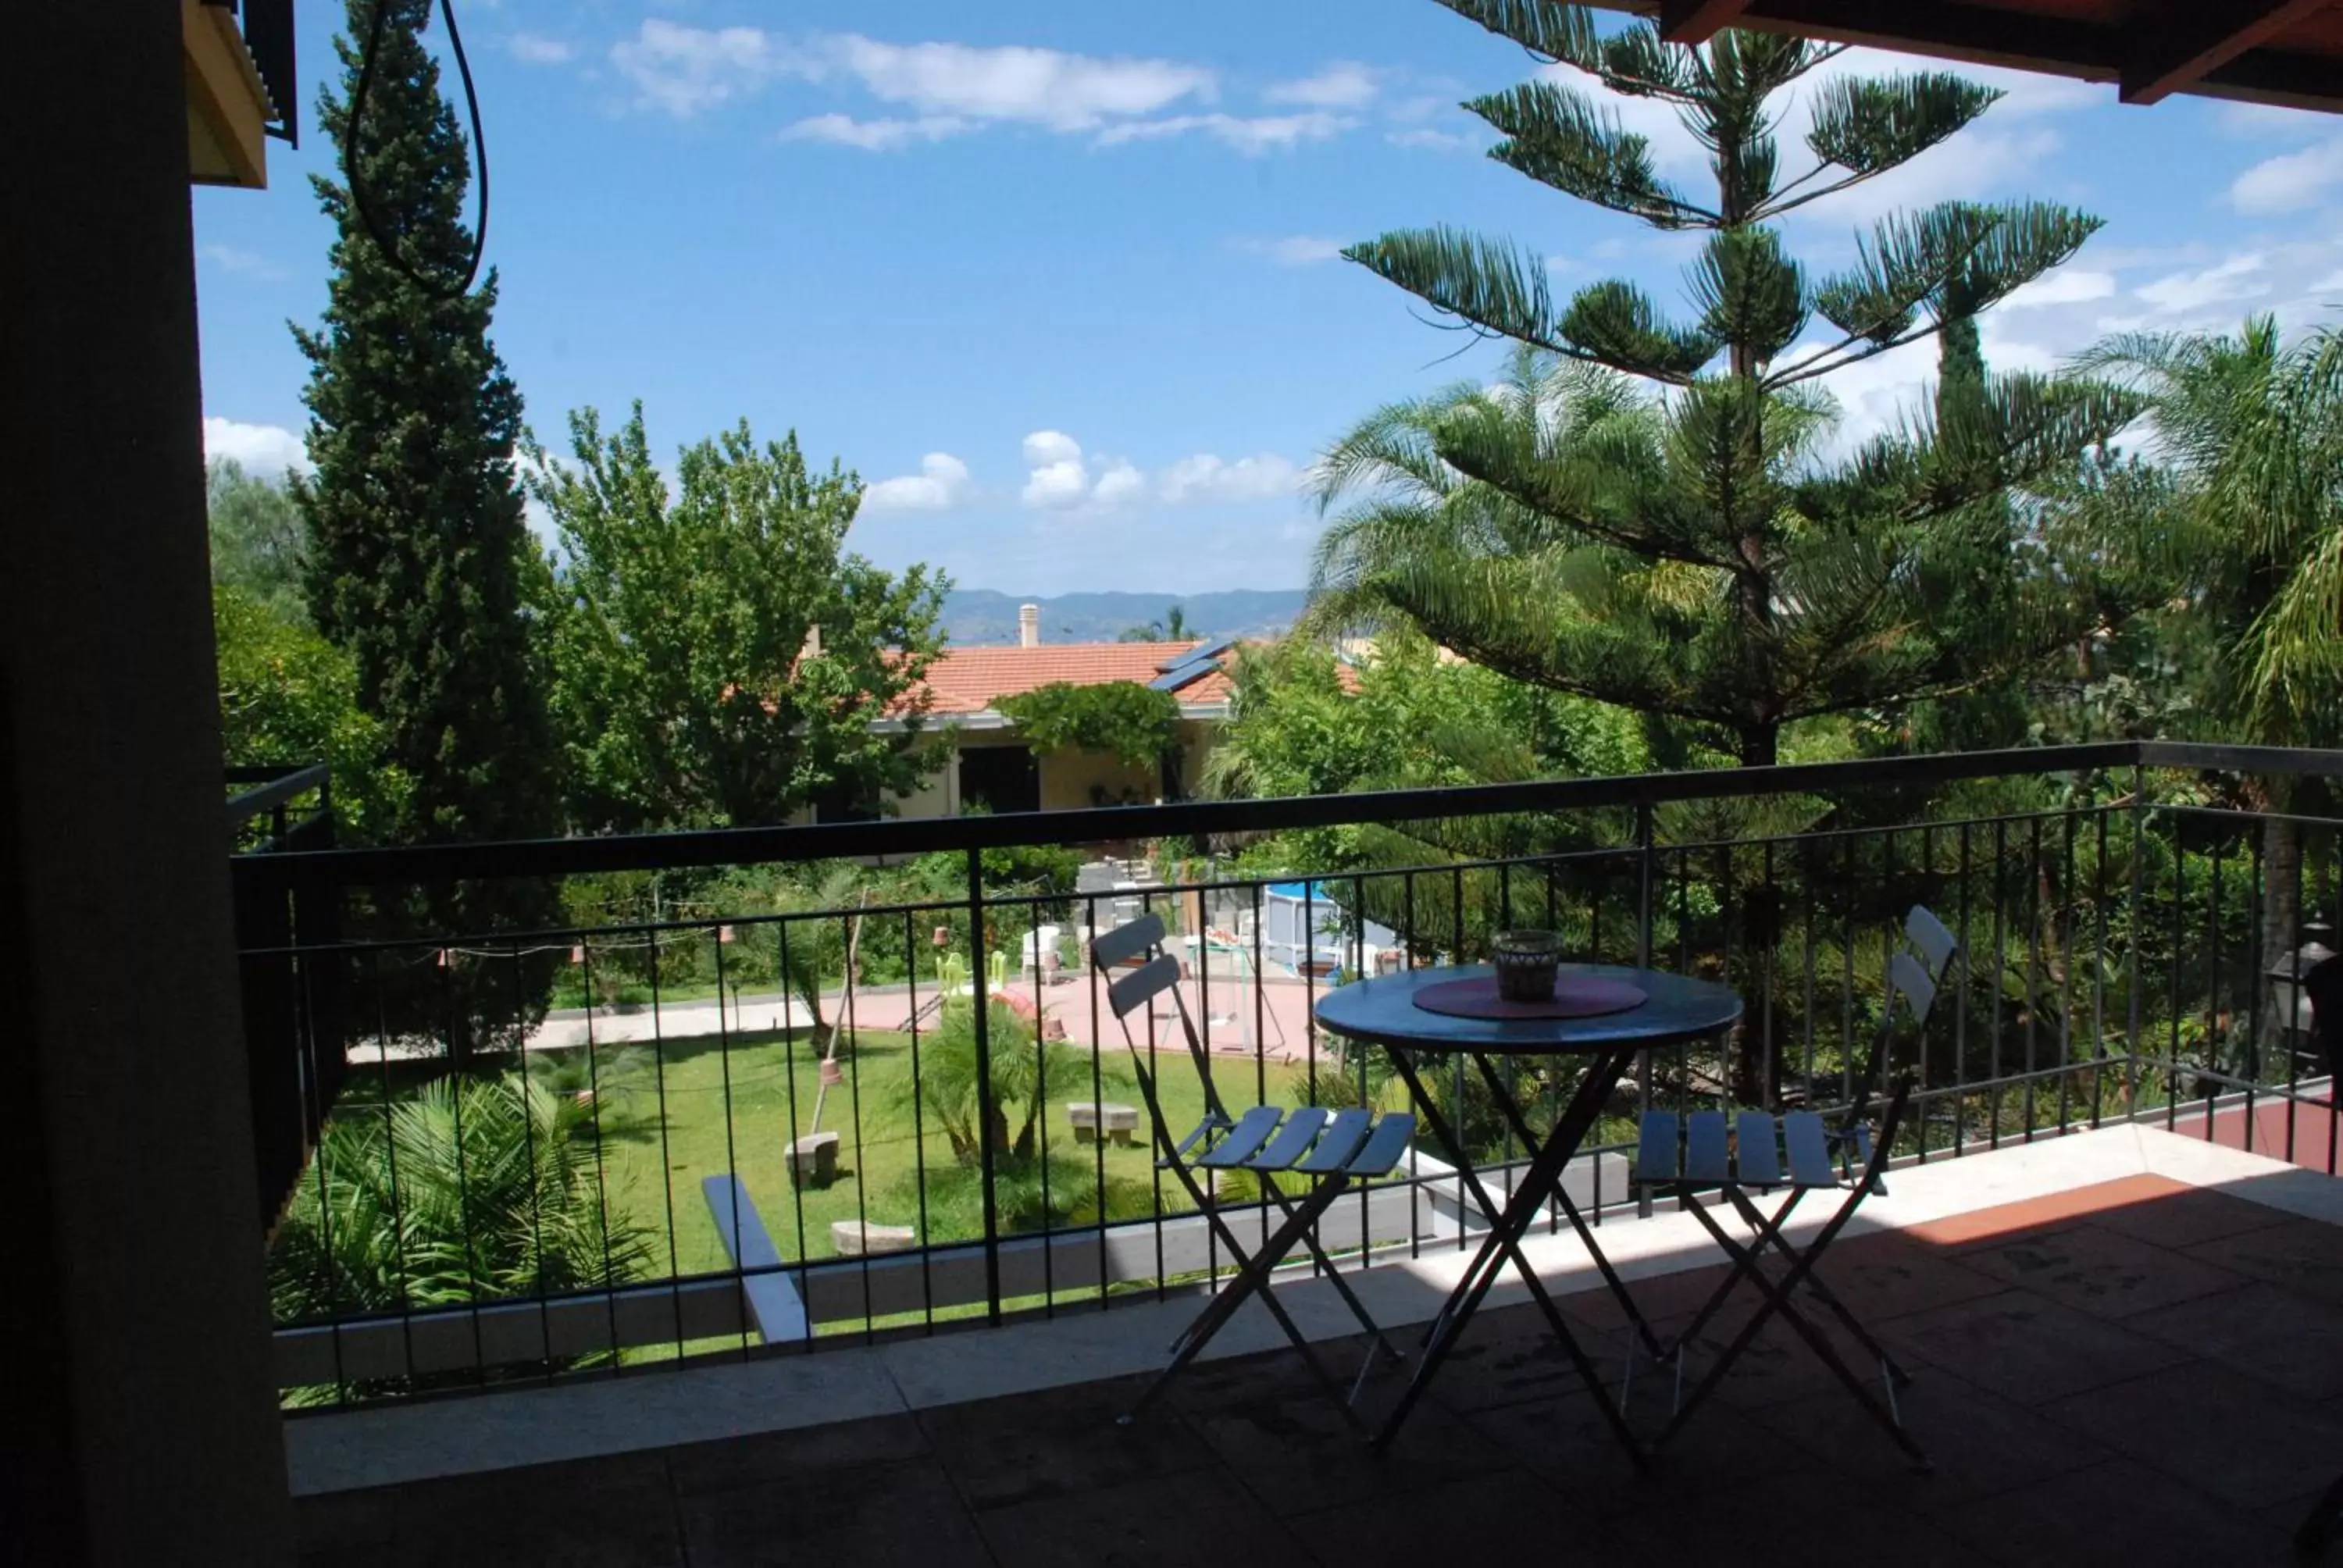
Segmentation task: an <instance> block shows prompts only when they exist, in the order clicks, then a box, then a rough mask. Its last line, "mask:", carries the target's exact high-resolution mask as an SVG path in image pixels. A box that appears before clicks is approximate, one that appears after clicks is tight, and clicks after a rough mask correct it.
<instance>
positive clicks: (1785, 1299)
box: [1654, 1188, 1934, 1470]
mask: <svg viewBox="0 0 2343 1568" xmlns="http://www.w3.org/2000/svg"><path fill="white" fill-rule="evenodd" d="M1726 1191H1727V1192H1728V1194H1731V1193H1733V1191H1734V1190H1733V1189H1729V1188H1728V1189H1727V1190H1726ZM1863 1197H1864V1194H1863V1192H1862V1191H1861V1190H1860V1189H1858V1190H1857V1191H1855V1192H1853V1193H1851V1194H1849V1196H1848V1198H1847V1201H1846V1202H1845V1204H1844V1205H1843V1206H1842V1207H1841V1208H1840V1210H1839V1211H1838V1212H1837V1213H1836V1214H1835V1215H1833V1216H1832V1217H1831V1219H1830V1221H1829V1223H1827V1224H1825V1226H1824V1227H1823V1230H1822V1233H1821V1234H1820V1235H1819V1236H1817V1237H1816V1238H1815V1241H1813V1243H1812V1244H1810V1245H1809V1246H1808V1247H1807V1249H1806V1250H1805V1251H1804V1252H1794V1253H1793V1255H1794V1256H1795V1259H1796V1261H1795V1263H1793V1264H1792V1265H1791V1268H1790V1271H1789V1273H1788V1275H1787V1276H1786V1277H1785V1278H1784V1279H1783V1280H1782V1281H1781V1282H1779V1283H1778V1284H1777V1283H1775V1282H1774V1281H1773V1280H1771V1279H1768V1278H1767V1277H1766V1276H1765V1272H1764V1271H1762V1270H1754V1269H1753V1270H1752V1271H1751V1272H1750V1275H1749V1278H1750V1281H1751V1282H1752V1283H1753V1284H1755V1286H1756V1288H1757V1290H1758V1291H1759V1292H1761V1293H1762V1294H1763V1295H1764V1296H1765V1304H1764V1305H1762V1306H1760V1307H1759V1308H1758V1310H1757V1311H1756V1312H1753V1313H1752V1314H1750V1318H1749V1321H1748V1322H1746V1323H1745V1324H1743V1325H1742V1328H1741V1332H1739V1333H1738V1334H1736V1335H1735V1336H1734V1338H1733V1342H1731V1343H1730V1344H1728V1345H1727V1346H1726V1347H1725V1352H1724V1353H1723V1354H1722V1355H1720V1356H1719V1357H1718V1358H1717V1359H1716V1361H1715V1363H1714V1364H1713V1365H1711V1366H1710V1368H1709V1369H1708V1372H1707V1374H1706V1375H1705V1376H1704V1377H1703V1378H1702V1379H1701V1381H1700V1383H1699V1385H1698V1386H1697V1387H1695V1388H1694V1390H1693V1392H1692V1397H1691V1398H1690V1399H1688V1400H1686V1401H1684V1403H1683V1404H1682V1405H1681V1406H1680V1407H1679V1408H1678V1409H1677V1411H1676V1413H1675V1416H1674V1419H1673V1420H1672V1421H1670V1422H1669V1423H1668V1427H1667V1430H1666V1431H1665V1432H1662V1433H1661V1434H1660V1438H1659V1444H1665V1443H1666V1442H1668V1440H1669V1439H1671V1438H1673V1437H1674V1435H1675V1434H1676V1432H1678V1431H1680V1430H1681V1429H1682V1428H1683V1426H1684V1422H1686V1421H1687V1420H1689V1419H1690V1418H1691V1416H1692V1413H1693V1412H1694V1411H1695V1410H1697V1409H1699V1408H1700V1406H1701V1404H1702V1403H1703V1402H1704V1401H1706V1400H1707V1398H1708V1396H1709V1395H1710V1394H1711V1393H1713V1392H1715V1390H1716V1387H1717V1385H1718V1384H1719V1383H1720V1382H1723V1381H1724V1377H1725V1372H1727V1371H1728V1370H1729V1369H1730V1368H1731V1367H1732V1365H1733V1363H1734V1362H1735V1361H1738V1360H1739V1359H1740V1358H1741V1354H1742V1352H1745V1351H1746V1350H1747V1349H1748V1348H1749V1345H1750V1343H1751V1342H1753V1341H1754V1340H1755V1339H1756V1337H1757V1334H1758V1332H1759V1331H1760V1330H1762V1329H1763V1328H1764V1327H1765V1324H1766V1323H1767V1322H1769V1321H1771V1320H1772V1319H1773V1318H1774V1317H1775V1316H1776V1315H1778V1316H1779V1317H1780V1318H1781V1319H1782V1320H1783V1321H1784V1322H1786V1323H1788V1324H1789V1325H1790V1327H1791V1328H1792V1329H1793V1330H1794V1331H1795V1332H1796V1333H1797V1335H1798V1337H1799V1338H1800V1339H1803V1340H1804V1341H1805V1342H1806V1348H1807V1349H1809V1350H1811V1351H1813V1352H1815V1356H1816V1357H1818V1358H1819V1359H1820V1360H1821V1362H1823V1364H1824V1365H1825V1367H1827V1368H1828V1369H1829V1370H1830V1372H1831V1373H1832V1375H1833V1376H1835V1377H1836V1378H1837V1379H1838V1380H1839V1382H1842V1383H1844V1384H1845V1386H1846V1390H1847V1392H1849V1393H1851V1394H1853V1395H1854V1396H1855V1402H1857V1403H1858V1404H1860V1405H1862V1406H1863V1408H1864V1410H1865V1412H1868V1413H1869V1414H1870V1415H1871V1417H1872V1419H1873V1420H1874V1421H1875V1422H1878V1423H1879V1425H1880V1427H1881V1428H1882V1429H1883V1430H1885V1432H1886V1433H1887V1435H1888V1437H1889V1439H1890V1440H1891V1441H1892V1442H1895V1444H1896V1447H1897V1448H1899V1449H1901V1450H1903V1451H1904V1453H1905V1455H1906V1457H1907V1458H1909V1459H1910V1460H1911V1461H1912V1462H1913V1463H1914V1464H1915V1465H1916V1466H1917V1467H1918V1468H1920V1469H1922V1470H1927V1469H1932V1468H1934V1466H1933V1463H1932V1462H1931V1461H1930V1460H1929V1458H1928V1456H1927V1454H1926V1452H1922V1450H1921V1448H1920V1445H1919V1444H1918V1443H1916V1442H1913V1441H1912V1436H1911V1434H1910V1433H1909V1432H1906V1431H1905V1430H1904V1427H1903V1424H1902V1423H1901V1422H1899V1421H1897V1419H1896V1416H1895V1414H1894V1413H1893V1412H1891V1411H1889V1410H1888V1409H1886V1408H1885V1407H1884V1406H1882V1405H1881V1404H1880V1402H1878V1401H1877V1400H1876V1399H1875V1398H1874V1397H1873V1396H1872V1392H1871V1391H1870V1390H1869V1389H1868V1388H1866V1387H1865V1385H1864V1382H1863V1380H1862V1379H1861V1378H1858V1377H1857V1376H1855V1372H1854V1370H1853V1369H1852V1368H1850V1367H1849V1366H1848V1365H1847V1364H1846V1362H1845V1361H1843V1360H1842V1359H1840V1356H1839V1353H1838V1352H1837V1351H1835V1350H1834V1349H1832V1348H1831V1342H1830V1341H1829V1340H1827V1339H1825V1337H1824V1336H1823V1333H1822V1331H1821V1330H1819V1329H1817V1328H1815V1326H1814V1324H1813V1323H1812V1322H1808V1321H1807V1319H1806V1317H1805V1314H1804V1313H1803V1312H1799V1311H1798V1310H1797V1307H1796V1306H1795V1304H1794V1302H1793V1297H1794V1296H1795V1294H1796V1292H1797V1289H1798V1287H1799V1286H1800V1285H1801V1284H1804V1283H1805V1282H1806V1281H1807V1279H1808V1278H1810V1277H1811V1276H1812V1274H1813V1272H1814V1267H1815V1261H1817V1260H1818V1259H1819V1258H1820V1257H1821V1256H1822V1253H1823V1251H1825V1249H1826V1248H1827V1247H1828V1246H1829V1245H1830V1243H1831V1242H1832V1241H1834V1240H1835V1239H1836V1237H1837V1235H1838V1232H1839V1231H1840V1230H1841V1229H1842V1228H1843V1227H1844V1226H1845V1222H1846V1221H1847V1219H1848V1217H1849V1216H1850V1215H1852V1214H1853V1213H1854V1211H1855V1206H1856V1205H1857V1204H1859V1203H1860V1202H1861V1201H1863ZM1743 1201H1746V1200H1745V1199H1744V1200H1743ZM1753 1207H1754V1206H1753ZM1707 1223H1708V1224H1709V1226H1710V1228H1711V1230H1712V1231H1714V1232H1715V1233H1716V1234H1717V1235H1718V1236H1719V1237H1720V1239H1721V1238H1722V1236H1723V1228H1722V1227H1721V1226H1718V1225H1716V1224H1715V1221H1714V1220H1713V1219H1712V1220H1709V1221H1707ZM1785 1245H1786V1243H1785ZM1654 1446H1658V1444H1655V1445H1654Z"/></svg>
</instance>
